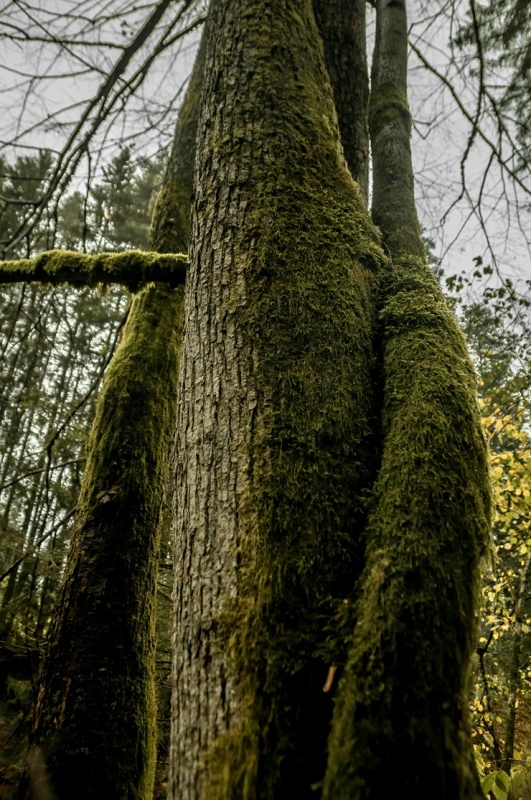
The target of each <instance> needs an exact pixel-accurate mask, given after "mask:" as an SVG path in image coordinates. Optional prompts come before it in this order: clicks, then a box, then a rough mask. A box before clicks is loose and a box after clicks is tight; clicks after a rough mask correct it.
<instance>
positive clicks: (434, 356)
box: [323, 0, 490, 800]
mask: <svg viewBox="0 0 531 800" xmlns="http://www.w3.org/2000/svg"><path fill="white" fill-rule="evenodd" d="M377 9H378V20H377V31H376V49H375V58H374V66H373V74H372V94H371V110H370V126H371V137H372V152H373V162H374V209H373V212H374V219H375V222H377V223H378V224H379V225H380V227H381V229H382V231H383V234H384V242H385V245H386V247H387V248H388V251H389V253H390V256H391V259H392V262H391V264H390V266H389V269H388V270H387V271H386V272H385V273H384V275H383V280H382V286H381V304H380V307H381V310H380V325H381V336H382V359H383V382H384V385H383V413H382V436H383V454H382V464H381V467H380V471H379V474H378V478H377V481H376V484H375V488H374V491H373V499H372V502H371V507H372V510H371V512H370V516H369V521H368V525H367V531H366V536H367V553H366V560H367V563H366V567H365V570H364V575H363V578H362V582H361V591H360V599H359V602H358V608H357V624H356V627H355V630H354V638H353V642H352V645H351V651H350V653H349V658H348V663H347V668H346V671H345V675H344V678H343V680H342V681H341V683H340V686H339V690H338V701H337V704H336V708H335V713H334V722H333V728H332V734H331V739H330V754H329V765H328V772H327V776H326V779H325V785H324V795H323V796H324V798H326V799H327V800H347V798H348V800H358V798H359V800H361V798H364V800H367V799H369V800H370V799H372V798H374V800H381V798H382V797H385V796H386V794H387V793H388V790H389V786H390V782H392V784H393V785H396V786H400V791H401V792H402V794H403V795H404V796H405V797H407V798H408V799H409V800H421V798H422V800H425V798H427V797H429V798H430V799H431V800H448V798H452V800H465V798H466V800H480V798H482V797H483V795H482V792H481V789H480V785H479V780H478V777H477V773H476V768H475V761H474V755H473V750H472V743H471V738H470V731H469V723H468V702H469V692H468V689H469V686H468V674H469V667H470V658H471V654H472V653H473V652H474V650H475V644H476V621H475V620H476V618H477V605H476V601H477V596H478V590H479V559H480V557H481V555H482V554H483V553H484V551H485V547H486V543H487V541H488V535H489V512H490V491H489V482H488V472H487V460H486V447H485V442H484V437H483V435H482V431H481V423H480V417H479V411H478V407H477V401H476V379H475V376H474V373H473V370H472V367H471V365H470V362H469V359H468V355H467V352H466V346H465V343H464V340H463V336H462V335H461V333H460V331H459V329H458V326H457V323H456V321H455V320H454V319H453V317H452V315H451V314H450V312H449V310H448V306H447V304H446V302H445V299H444V297H443V295H442V292H441V290H440V288H439V286H438V285H437V283H436V281H435V279H434V277H433V275H432V274H431V271H430V270H429V268H428V265H427V263H426V259H425V253H424V249H423V245H422V239H421V236H420V230H419V225H418V220H417V216H416V210H415V201H414V194H413V173H412V167H411V154H410V143H409V140H410V125H411V121H410V114H409V109H408V105H407V97H406V48H407V24H406V14H405V3H404V2H403V0H379V1H378V3H377Z"/></svg>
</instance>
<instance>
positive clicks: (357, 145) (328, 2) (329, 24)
mask: <svg viewBox="0 0 531 800" xmlns="http://www.w3.org/2000/svg"><path fill="white" fill-rule="evenodd" d="M365 5H366V0H313V7H314V11H315V19H316V22H317V26H318V28H319V32H320V33H321V36H322V39H323V44H324V53H325V62H326V68H327V70H328V74H329V76H330V82H331V84H332V90H333V92H334V103H335V107H336V111H337V118H338V123H339V131H340V134H341V144H342V145H343V150H344V153H345V158H346V161H347V164H348V168H349V170H350V174H351V175H352V177H353V178H354V180H355V181H356V182H357V184H358V186H359V187H360V190H361V194H362V196H363V199H364V200H365V202H366V203H367V198H368V196H369V118H368V110H369V72H368V69H367V45H366V30H365V29H366V26H365Z"/></svg>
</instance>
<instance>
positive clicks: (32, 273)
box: [0, 250, 188, 291]
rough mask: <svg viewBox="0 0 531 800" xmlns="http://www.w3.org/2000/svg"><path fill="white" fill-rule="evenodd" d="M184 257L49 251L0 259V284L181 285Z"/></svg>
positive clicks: (184, 274) (185, 259)
mask: <svg viewBox="0 0 531 800" xmlns="http://www.w3.org/2000/svg"><path fill="white" fill-rule="evenodd" d="M187 263H188V260H187V256H186V255H184V254H182V253H178V254H164V255H162V254H160V253H149V252H144V251H142V250H129V251H127V252H125V253H98V254H94V255H90V254H87V253H75V252H71V251H69V250H49V251H47V252H45V253H40V254H39V255H38V256H35V257H34V258H21V259H19V260H18V261H0V283H19V282H25V283H30V282H33V281H39V282H40V283H48V284H51V285H53V286H57V285H58V284H63V283H68V284H70V285H71V286H94V285H96V284H98V283H103V284H109V283H120V284H122V285H123V286H127V288H128V289H130V290H131V291H136V289H138V287H139V286H140V285H141V284H144V283H151V282H160V283H168V284H169V285H170V286H182V285H183V284H184V281H185V277H186V267H187Z"/></svg>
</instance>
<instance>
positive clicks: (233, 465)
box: [170, 0, 383, 800]
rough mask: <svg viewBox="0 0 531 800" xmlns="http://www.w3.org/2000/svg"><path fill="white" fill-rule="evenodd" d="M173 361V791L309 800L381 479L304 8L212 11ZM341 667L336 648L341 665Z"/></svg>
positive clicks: (364, 345) (327, 97)
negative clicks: (370, 491) (331, 680)
mask: <svg viewBox="0 0 531 800" xmlns="http://www.w3.org/2000/svg"><path fill="white" fill-rule="evenodd" d="M209 24H210V28H209V32H210V33H209V37H210V38H209V51H208V55H207V68H206V84H205V94H204V99H203V110H202V117H201V121H200V126H199V133H198V143H197V152H198V162H197V167H196V177H195V190H194V191H195V205H194V208H193V214H192V236H191V242H192V246H191V252H190V265H191V266H190V271H189V275H188V277H187V284H186V298H187V301H186V322H185V331H186V333H185V340H184V345H183V358H182V363H181V378H180V399H179V424H178V431H179V433H178V440H177V443H178V454H179V455H178V462H177V476H176V485H177V487H178V488H177V504H176V506H177V520H176V522H177V547H176V552H177V553H180V554H181V555H180V557H179V558H178V559H177V574H176V592H175V594H176V598H177V611H176V617H177V619H176V646H175V660H176V661H175V672H174V674H175V689H174V690H175V704H174V711H173V734H172V741H173V744H172V756H171V763H172V770H173V773H172V776H171V786H170V797H172V798H175V800H177V798H179V800H199V798H201V800H204V798H207V797H208V798H216V800H221V799H222V798H243V797H245V798H261V800H267V799H271V800H272V798H275V800H282V798H287V797H290V798H292V797H298V798H306V797H311V796H313V794H312V791H311V788H310V787H311V784H312V783H314V782H315V781H317V780H319V779H320V778H322V775H323V772H324V766H325V750H326V736H327V730H328V724H329V717H330V713H331V708H330V700H329V699H328V698H329V695H328V694H324V693H323V685H324V684H325V680H326V676H327V672H328V668H329V666H330V665H331V664H334V663H337V659H338V658H341V650H342V646H343V644H342V641H341V636H340V635H339V634H338V626H339V625H340V623H341V621H342V620H343V618H344V617H345V615H348V606H346V605H345V604H344V603H343V600H344V599H345V598H346V597H347V596H348V595H349V593H350V592H351V591H352V588H353V584H354V582H355V579H356V575H357V574H358V571H359V568H360V567H359V564H358V555H359V549H360V544H359V541H358V537H359V528H360V519H361V518H362V516H363V512H362V509H361V508H360V506H361V503H360V501H359V493H360V492H361V490H362V488H363V487H364V486H366V484H367V483H368V482H370V479H371V477H372V474H371V469H372V462H373V461H374V448H373V446H372V442H371V433H372V431H371V422H372V421H371V418H370V415H371V365H372V325H373V274H374V271H375V270H376V269H377V267H378V266H379V265H380V263H381V261H382V259H383V253H382V251H381V250H380V248H379V246H378V244H377V236H376V233H375V231H374V229H373V228H372V225H371V223H370V220H369V218H368V214H367V213H366V211H365V208H364V204H363V201H362V198H361V195H360V193H359V189H358V187H357V185H356V184H355V183H354V182H353V180H352V178H351V176H350V174H349V172H348V171H347V169H346V166H345V162H344V158H343V153H342V149H341V146H340V143H339V133H338V129H337V124H336V113H335V109H334V105H333V96H332V91H331V87H330V84H329V80H328V76H327V74H326V70H325V66H324V58H323V52H322V47H321V43H320V39H319V36H318V31H317V28H316V25H315V20H314V17H313V9H312V5H311V0H296V1H295V0H272V1H271V2H263V0H260V2H258V0H220V1H219V2H217V3H215V4H214V5H213V7H212V11H211V17H210V22H209ZM343 657H344V655H343Z"/></svg>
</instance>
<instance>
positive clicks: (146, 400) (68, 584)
mask: <svg viewBox="0 0 531 800" xmlns="http://www.w3.org/2000/svg"><path fill="white" fill-rule="evenodd" d="M201 69H202V65H201V62H200V61H199V62H198V63H197V64H196V67H195V70H194V77H193V78H192V81H191V84H190V88H189V90H188V92H187V94H186V98H185V100H184V102H183V110H182V113H181V115H180V116H179V120H178V122H177V126H176V132H175V140H174V152H173V155H172V159H171V162H170V165H169V168H168V174H167V176H166V179H165V182H164V186H163V190H162V192H161V198H160V199H159V202H158V204H157V207H156V211H155V219H154V225H153V245H154V246H155V247H156V248H157V249H158V251H160V252H167V251H169V252H175V251H176V250H177V249H184V248H185V247H186V242H187V236H188V223H187V214H186V204H188V208H189V202H190V200H189V193H190V189H189V187H190V186H191V174H192V169H193V142H194V140H195V127H194V125H195V126H196V125H197V117H196V118H195V123H194V113H195V114H197V105H198V103H197V91H196V89H197V84H198V82H199V84H200V82H201V76H200V73H201ZM181 146H182V151H181ZM182 187H184V188H182ZM177 191H179V192H180V194H179V196H178V197H177V198H176V200H175V201H174V205H173V207H172V214H173V212H174V211H175V209H176V208H178V209H179V211H180V213H179V215H177V214H174V216H171V215H170V214H168V211H167V208H168V204H169V203H170V202H171V197H172V196H175V194H176V193H177ZM170 217H171V219H170ZM161 219H163V220H164V224H163V225H161V222H160V220H161ZM182 298H183V292H182V288H178V289H171V288H170V287H169V286H167V285H162V284H151V285H148V286H147V287H146V288H144V289H143V290H142V291H141V292H140V293H139V294H138V295H137V296H136V297H135V299H134V300H133V303H132V306H131V310H130V313H129V318H128V321H127V324H126V326H125V329H124V333H123V339H122V342H121V344H120V346H119V347H118V350H117V352H116V354H115V356H114V358H113V360H112V362H111V364H110V366H109V368H108V371H107V373H106V375H105V379H104V385H103V390H102V395H101V398H100V400H99V402H98V406H97V411H96V419H95V422H94V425H93V429H92V432H91V437H90V441H89V445H88V454H87V467H86V472H85V476H84V480H83V485H82V490H81V495H80V500H79V505H78V516H77V520H76V524H75V528H74V536H73V542H72V548H71V553H70V556H69V559H68V564H67V571H66V576H65V579H64V583H63V587H62V592H61V596H60V599H59V602H58V606H57V609H56V613H55V617H54V620H53V623H52V628H51V632H50V637H49V639H50V641H49V651H48V653H47V656H46V658H45V663H44V667H43V673H42V678H41V685H40V691H39V697H38V701H37V708H36V714H35V724H34V731H33V734H32V742H33V749H32V752H31V754H30V758H29V761H28V769H27V771H28V779H27V780H26V787H27V788H26V791H28V792H29V791H30V785H31V790H32V791H34V792H35V791H37V790H38V789H37V788H36V787H37V785H38V782H39V781H40V780H42V781H44V782H45V783H48V784H49V785H50V787H51V788H52V789H53V791H54V792H55V794H56V796H57V798H58V800H67V799H69V798H71V797H72V796H73V795H75V797H76V798H80V800H96V799H97V800H100V799H101V798H103V797H105V798H107V797H108V798H116V800H150V798H151V797H152V792H153V778H154V768H155V747H156V730H155V686H154V665H155V650H154V648H155V628H154V614H155V592H156V578H157V565H158V558H159V522H160V514H161V508H162V500H163V494H164V489H165V486H166V483H167V480H166V478H167V457H168V450H169V441H170V436H171V433H172V431H173V429H174V419H175V408H176V393H177V368H178V362H179V354H180V341H181V334H182ZM44 765H45V767H46V769H45V770H44ZM46 773H47V774H46Z"/></svg>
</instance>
